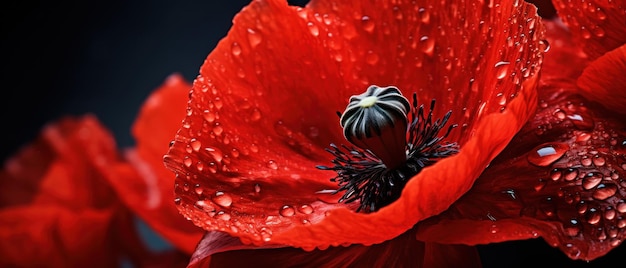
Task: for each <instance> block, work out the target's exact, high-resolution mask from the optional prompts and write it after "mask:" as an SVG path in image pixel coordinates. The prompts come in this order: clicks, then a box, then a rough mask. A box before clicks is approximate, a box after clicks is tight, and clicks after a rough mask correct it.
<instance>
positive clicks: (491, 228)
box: [489, 224, 499, 234]
mask: <svg viewBox="0 0 626 268" xmlns="http://www.w3.org/2000/svg"><path fill="white" fill-rule="evenodd" d="M489 230H490V232H491V233H492V234H495V233H497V232H498V231H499V230H498V227H497V226H496V225H495V224H492V225H491V227H490V228H489Z"/></svg>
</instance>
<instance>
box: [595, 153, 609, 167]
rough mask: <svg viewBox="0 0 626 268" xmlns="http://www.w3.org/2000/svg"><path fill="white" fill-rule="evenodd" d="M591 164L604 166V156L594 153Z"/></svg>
mask: <svg viewBox="0 0 626 268" xmlns="http://www.w3.org/2000/svg"><path fill="white" fill-rule="evenodd" d="M593 164H594V165H596V167H601V166H604V164H606V160H605V159H604V157H601V156H599V155H596V156H595V157H594V158H593Z"/></svg>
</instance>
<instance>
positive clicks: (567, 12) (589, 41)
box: [555, 0, 626, 58]
mask: <svg viewBox="0 0 626 268" xmlns="http://www.w3.org/2000/svg"><path fill="white" fill-rule="evenodd" d="M555 8H556V9H557V12H558V13H559V14H561V15H560V16H559V17H560V18H562V19H563V21H564V22H565V24H566V25H567V26H568V27H569V28H570V29H572V33H573V34H574V36H576V37H579V38H582V39H583V40H584V43H585V47H584V48H585V52H586V53H587V54H588V55H589V56H590V57H591V58H597V57H599V56H601V55H602V54H604V53H605V52H607V51H606V50H605V49H609V50H610V49H612V48H616V47H619V46H621V45H622V44H623V42H624V39H623V38H622V37H621V36H623V32H622V31H623V30H620V27H615V26H614V25H624V24H625V23H626V4H625V3H624V2H623V1H611V0H609V1H584V0H560V1H555Z"/></svg>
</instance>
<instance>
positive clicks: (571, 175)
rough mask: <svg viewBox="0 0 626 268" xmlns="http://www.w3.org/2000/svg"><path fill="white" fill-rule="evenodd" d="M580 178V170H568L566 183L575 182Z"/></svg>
mask: <svg viewBox="0 0 626 268" xmlns="http://www.w3.org/2000/svg"><path fill="white" fill-rule="evenodd" d="M576 178H578V169H573V168H568V169H567V171H566V173H565V180H566V181H573V180H575V179H576Z"/></svg>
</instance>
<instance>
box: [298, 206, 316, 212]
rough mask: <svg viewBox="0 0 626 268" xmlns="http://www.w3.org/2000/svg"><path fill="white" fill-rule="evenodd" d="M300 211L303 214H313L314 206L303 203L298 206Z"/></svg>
mask: <svg viewBox="0 0 626 268" xmlns="http://www.w3.org/2000/svg"><path fill="white" fill-rule="evenodd" d="M298 211H300V213H303V214H311V213H313V208H312V207H311V206H309V205H302V206H300V207H299V208H298Z"/></svg>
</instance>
